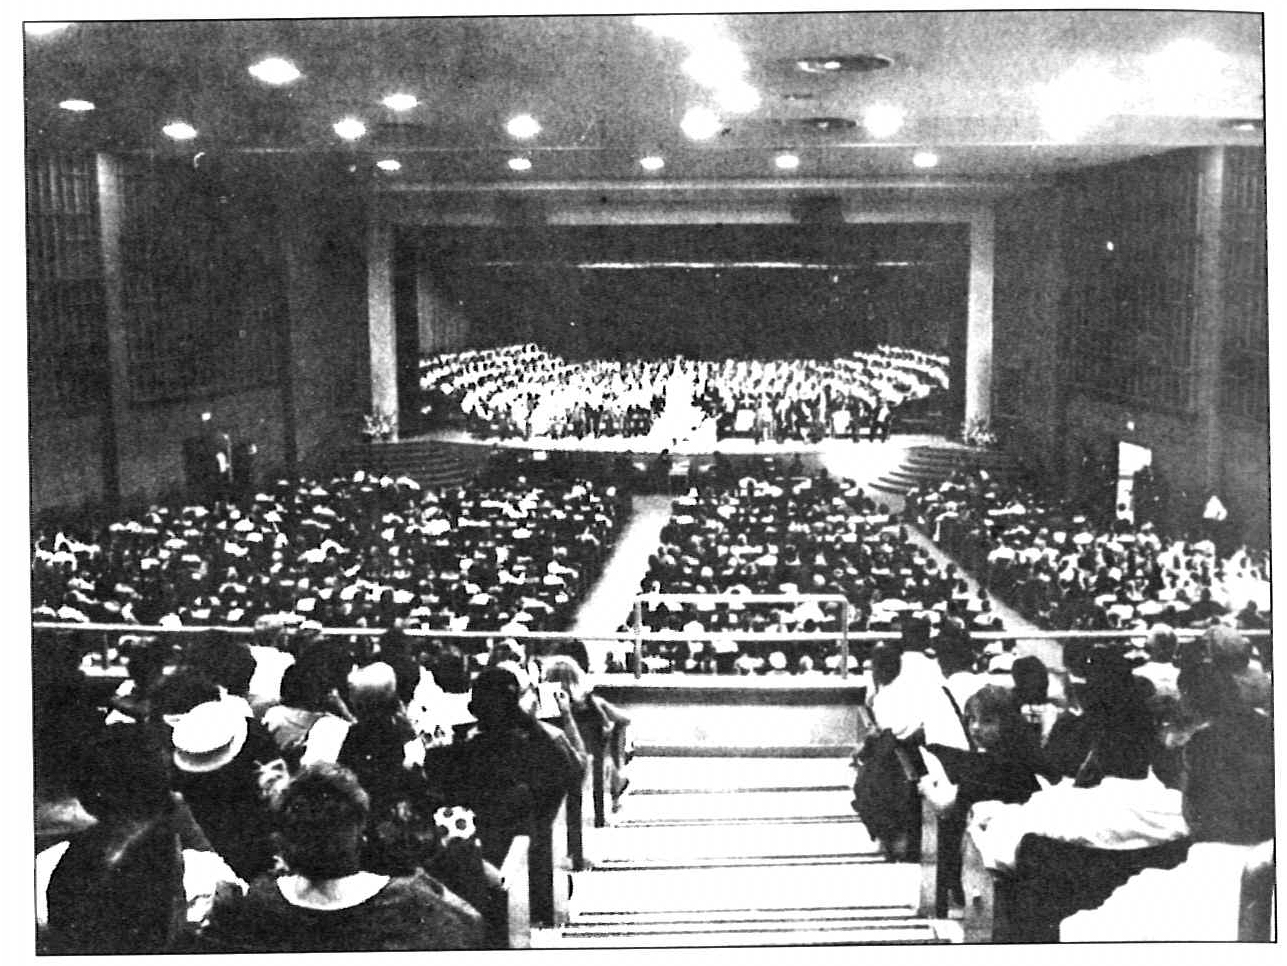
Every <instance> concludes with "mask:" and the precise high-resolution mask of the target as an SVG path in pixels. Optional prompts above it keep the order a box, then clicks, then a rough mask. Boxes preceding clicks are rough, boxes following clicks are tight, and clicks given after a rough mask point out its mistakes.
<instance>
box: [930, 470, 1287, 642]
mask: <svg viewBox="0 0 1287 966" xmlns="http://www.w3.org/2000/svg"><path fill="white" fill-rule="evenodd" d="M906 514H907V518H908V519H909V520H913V521H915V522H916V523H917V524H918V525H919V526H921V527H922V528H923V529H924V530H925V532H926V533H927V534H929V535H930V536H931V538H932V539H933V540H934V541H935V543H937V544H938V545H939V546H940V547H942V548H943V549H944V550H945V551H947V552H948V553H950V554H952V555H953V556H954V557H956V559H957V560H959V561H960V562H961V563H962V565H963V566H964V567H965V568H966V570H969V571H971V572H972V573H974V574H975V575H976V576H977V577H978V578H979V580H980V581H981V582H982V583H983V584H984V585H985V586H987V587H988V588H989V590H990V591H991V592H993V593H995V594H996V595H997V596H999V597H1002V598H1004V599H1005V600H1007V601H1008V602H1009V603H1011V604H1012V606H1014V607H1015V608H1016V609H1017V610H1019V612H1020V613H1022V614H1023V615H1024V616H1025V617H1027V618H1029V619H1030V620H1033V621H1035V622H1036V623H1038V624H1039V625H1041V626H1043V627H1047V628H1050V629H1055V630H1078V629H1080V630H1109V629H1113V628H1118V627H1130V626H1131V624H1132V622H1133V621H1134V620H1136V619H1143V620H1145V621H1147V622H1148V623H1150V624H1155V623H1165V624H1167V625H1169V626H1171V627H1186V626H1191V627H1205V626H1206V625H1207V623H1208V622H1210V620H1211V619H1212V618H1213V617H1217V616H1219V615H1222V614H1228V613H1229V612H1231V611H1234V610H1237V609H1239V608H1242V611H1241V612H1242V613H1247V610H1246V606H1245V605H1247V604H1248V603H1254V604H1255V605H1256V606H1255V607H1253V608H1252V611H1251V612H1252V613H1253V614H1257V613H1259V612H1263V611H1264V610H1267V608H1268V606H1269V560H1268V556H1267V555H1266V554H1262V553H1258V552H1253V551H1251V550H1248V549H1247V548H1246V547H1243V548H1240V549H1239V550H1238V551H1237V552H1235V553H1234V554H1233V555H1232V556H1230V557H1229V558H1227V559H1220V557H1219V556H1218V555H1217V554H1216V549H1215V546H1214V544H1212V543H1211V542H1210V541H1205V540H1202V541H1196V542H1193V541H1188V540H1185V539H1178V538H1174V537H1168V536H1166V535H1164V534H1161V533H1159V532H1158V530H1157V528H1156V527H1155V526H1154V525H1153V524H1152V523H1151V522H1141V523H1138V524H1133V523H1129V522H1126V521H1122V520H1118V521H1114V522H1115V525H1111V526H1103V527H1097V526H1096V525H1095V524H1094V523H1093V522H1092V521H1091V520H1090V519H1089V517H1088V516H1087V515H1085V514H1084V513H1083V512H1081V510H1080V508H1079V507H1077V506H1076V505H1075V504H1073V503H1072V502H1071V501H1068V500H1042V499H1041V498H1039V497H1038V496H1037V495H1036V494H1035V493H1034V492H1033V491H1032V490H1031V489H1030V488H1028V487H1025V486H1023V485H1021V484H1017V483H1000V482H997V481H995V480H992V479H991V478H989V477H987V475H986V474H984V473H977V474H974V475H968V474H958V475H957V476H956V477H954V478H953V479H951V480H949V481H947V482H945V483H943V484H941V485H940V486H938V487H937V488H933V489H930V490H922V489H920V488H915V489H913V490H912V491H911V492H910V493H909V494H908V507H907V511H906Z"/></svg>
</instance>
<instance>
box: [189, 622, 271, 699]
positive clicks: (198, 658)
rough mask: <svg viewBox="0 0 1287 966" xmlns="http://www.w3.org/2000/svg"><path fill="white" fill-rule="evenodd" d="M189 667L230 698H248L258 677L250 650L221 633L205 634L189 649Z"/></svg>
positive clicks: (238, 641) (211, 632)
mask: <svg viewBox="0 0 1287 966" xmlns="http://www.w3.org/2000/svg"><path fill="white" fill-rule="evenodd" d="M186 658H187V662H188V664H189V665H190V666H192V667H193V668H195V669H196V670H198V671H201V672H202V673H204V674H205V675H206V677H208V678H209V679H210V680H211V681H213V682H214V683H215V684H217V685H219V686H220V687H222V688H223V689H224V690H225V691H227V692H228V693H229V694H234V695H241V696H243V697H244V696H245V695H246V692H247V691H249V690H250V679H251V678H252V677H253V676H254V674H255V658H254V655H252V654H251V653H250V648H249V647H248V646H247V645H246V644H244V643H243V642H241V641H240V640H237V639H236V638H233V637H229V636H227V635H225V634H222V633H220V632H218V631H210V632H208V633H206V634H202V635H201V636H200V637H199V638H197V640H195V641H193V642H192V644H191V645H190V646H189V647H188V650H187V654H186Z"/></svg>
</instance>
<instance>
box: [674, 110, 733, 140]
mask: <svg viewBox="0 0 1287 966" xmlns="http://www.w3.org/2000/svg"><path fill="white" fill-rule="evenodd" d="M679 126H680V128H682V129H683V132H684V133H685V134H687V135H688V136H689V137H690V138H692V139H693V140H694V141H705V140H706V139H707V138H712V137H714V136H715V135H716V134H718V133H719V132H720V131H721V130H722V129H723V127H724V122H723V121H721V120H720V118H719V115H717V114H716V113H715V112H714V111H712V110H711V109H710V108H709V107H702V106H700V105H698V106H697V107H690V108H689V109H688V110H687V112H685V114H684V119H683V120H682V121H680V122H679Z"/></svg>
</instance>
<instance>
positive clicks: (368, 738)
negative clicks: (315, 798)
mask: <svg viewBox="0 0 1287 966" xmlns="http://www.w3.org/2000/svg"><path fill="white" fill-rule="evenodd" d="M349 700H350V702H351V703H352V706H353V712H354V714H355V715H357V721H356V722H355V723H354V724H353V725H352V726H351V727H350V728H349V729H348V730H347V732H346V734H345V737H344V742H343V744H342V745H341V746H340V750H339V754H338V755H337V757H336V761H337V763H338V764H340V765H343V766H344V767H345V768H348V769H349V770H350V771H352V772H353V774H354V775H355V776H356V777H357V780H358V783H359V784H360V785H361V786H362V788H363V790H364V791H366V793H367V795H368V796H369V797H370V800H371V809H372V811H373V812H374V813H375V814H382V813H383V812H384V811H385V810H386V809H387V808H389V807H391V806H394V805H396V803H397V802H399V801H401V800H405V799H407V798H414V797H416V796H417V794H420V793H423V790H424V776H423V773H422V772H421V768H422V766H423V765H424V762H425V746H424V744H423V743H422V742H421V741H420V737H419V736H418V735H417V734H416V731H415V728H414V727H413V726H412V724H411V722H410V720H409V719H408V718H407V714H406V709H405V707H404V706H403V704H402V702H401V701H400V700H399V698H398V691H397V675H396V674H395V673H394V670H393V668H391V667H390V666H389V665H387V664H385V663H383V662H376V663H374V664H368V665H367V666H366V667H362V668H359V669H357V670H356V671H354V672H353V673H352V674H351V675H350V676H349Z"/></svg>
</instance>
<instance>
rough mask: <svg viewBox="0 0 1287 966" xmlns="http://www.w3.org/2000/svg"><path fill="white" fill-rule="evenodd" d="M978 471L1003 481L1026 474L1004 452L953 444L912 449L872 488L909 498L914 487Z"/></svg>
mask: <svg viewBox="0 0 1287 966" xmlns="http://www.w3.org/2000/svg"><path fill="white" fill-rule="evenodd" d="M976 470H985V471H986V472H987V473H988V474H989V475H990V476H992V477H994V478H996V479H1000V480H1011V479H1015V478H1017V477H1019V476H1021V475H1022V473H1023V470H1022V467H1021V466H1020V465H1019V463H1018V461H1016V460H1015V459H1014V457H1012V456H1010V455H1009V454H1008V453H1003V452H1001V451H1000V450H992V449H982V448H976V447H970V446H962V445H952V444H942V445H923V446H912V447H909V448H908V450H907V451H906V454H905V455H904V456H903V459H902V462H901V463H900V464H899V465H898V466H897V467H895V468H894V469H891V470H887V471H885V472H884V473H883V474H881V476H880V477H878V478H877V479H876V480H875V481H873V482H872V484H871V488H872V489H873V490H876V491H878V492H880V493H884V494H889V495H897V496H905V495H906V493H907V491H908V490H910V489H911V488H912V487H914V486H926V485H929V486H935V485H937V484H939V483H941V482H943V481H944V480H946V479H948V478H949V477H950V476H952V475H953V474H954V473H957V472H961V471H966V472H974V471H976Z"/></svg>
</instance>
